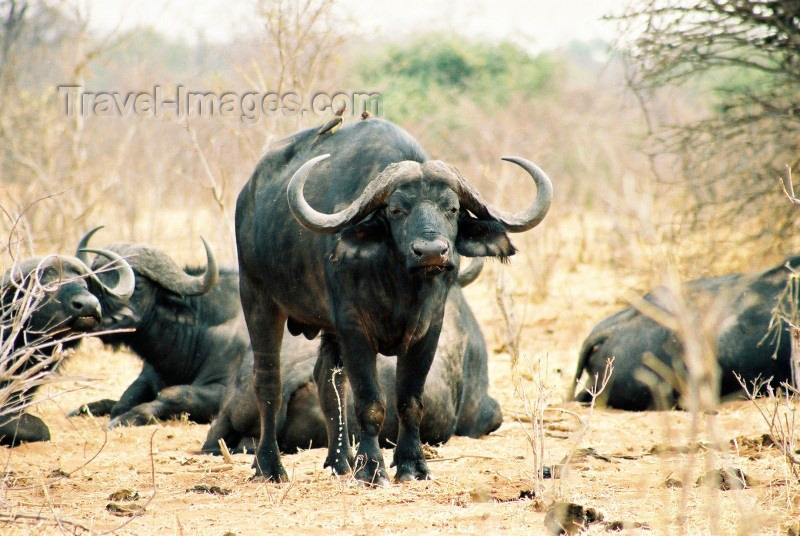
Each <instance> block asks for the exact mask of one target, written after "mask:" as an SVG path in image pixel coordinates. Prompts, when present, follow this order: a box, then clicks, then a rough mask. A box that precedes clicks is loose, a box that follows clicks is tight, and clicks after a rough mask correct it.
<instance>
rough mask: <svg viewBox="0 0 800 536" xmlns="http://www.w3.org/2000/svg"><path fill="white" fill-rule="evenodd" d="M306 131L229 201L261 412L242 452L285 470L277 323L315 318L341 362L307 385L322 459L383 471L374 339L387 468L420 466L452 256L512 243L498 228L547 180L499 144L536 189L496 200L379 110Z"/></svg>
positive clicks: (341, 467)
mask: <svg viewBox="0 0 800 536" xmlns="http://www.w3.org/2000/svg"><path fill="white" fill-rule="evenodd" d="M316 132H317V129H308V130H304V131H301V132H299V133H297V134H295V135H293V136H291V137H289V138H287V139H285V140H283V141H281V142H279V143H278V144H277V145H275V146H273V147H272V148H271V149H269V150H268V152H267V154H266V155H265V156H264V157H263V158H262V159H261V162H259V164H258V166H257V167H256V170H255V171H254V173H253V175H252V177H251V178H250V181H249V182H248V183H247V184H246V185H245V186H244V188H243V189H242V192H241V193H240V194H239V198H238V201H237V205H236V243H237V248H238V253H239V267H240V274H239V275H240V292H241V297H242V306H243V309H244V315H245V319H246V322H247V327H248V330H249V332H250V339H251V343H252V346H253V352H254V383H255V392H256V398H257V400H258V405H259V413H260V416H261V419H260V420H261V434H260V436H261V439H260V442H259V445H258V448H257V449H256V456H255V460H254V464H253V465H254V467H255V469H256V473H257V475H259V476H262V477H264V478H266V479H268V480H274V481H284V480H286V479H287V475H286V471H285V470H284V468H283V465H282V464H281V461H280V456H279V451H278V444H277V439H276V416H277V413H278V410H279V408H280V405H281V376H280V348H281V340H282V338H283V330H284V325H285V324H288V328H289V330H290V331H291V332H292V333H294V334H297V333H304V334H305V335H306V336H313V335H315V334H316V333H318V332H319V331H323V332H324V333H325V336H326V338H327V340H329V341H330V342H331V345H332V346H333V348H334V349H335V351H330V352H327V353H326V362H325V363H322V364H321V366H322V367H323V368H324V369H326V370H327V369H332V368H335V367H340V366H341V367H344V371H345V374H344V375H341V374H339V375H336V376H335V379H334V381H333V382H323V383H322V384H321V385H319V386H318V388H319V399H320V403H321V404H322V407H323V410H324V411H325V412H326V425H327V427H328V439H329V441H328V447H329V448H328V457H327V459H326V461H325V465H326V466H329V467H331V468H332V469H333V470H334V471H335V472H336V473H338V474H344V473H347V472H349V471H350V470H351V468H352V469H354V470H355V475H356V478H358V479H359V480H361V481H363V482H367V483H373V484H381V485H382V484H388V478H387V473H386V468H385V466H384V462H383V456H382V455H381V452H380V450H379V445H378V435H379V433H380V430H381V427H382V425H383V422H384V417H385V414H386V409H385V402H384V397H383V394H382V393H381V390H380V387H379V384H378V379H377V372H376V355H377V353H378V352H380V353H382V354H384V355H392V356H397V376H396V378H397V379H396V393H397V414H398V417H399V430H398V435H397V446H396V448H395V450H394V460H393V465H394V466H395V467H396V468H397V472H396V475H395V480H397V481H403V480H409V479H426V478H429V477H430V474H429V471H428V467H427V465H426V464H425V459H424V457H423V455H422V448H421V444H420V436H419V425H420V420H421V418H422V412H423V407H422V392H423V387H424V385H425V379H426V376H427V374H428V370H429V369H430V367H431V362H432V360H433V356H434V352H435V349H436V345H437V341H438V339H439V333H440V330H441V328H442V320H443V314H444V306H445V302H446V299H447V295H448V293H449V291H450V288H451V286H452V285H453V284H454V282H455V280H456V275H457V273H458V268H459V264H460V262H461V257H462V256H466V257H485V256H489V257H498V258H500V259H502V260H505V259H507V258H508V257H509V256H511V255H513V254H514V251H515V249H514V246H513V245H512V244H511V240H510V239H509V237H508V234H507V233H517V232H523V231H527V230H529V229H531V228H533V227H535V226H536V225H537V224H538V223H539V222H541V221H542V219H543V218H544V216H545V214H546V213H547V210H548V209H549V207H550V201H551V198H552V185H551V183H550V179H548V178H547V176H546V175H545V174H544V172H543V171H542V170H541V169H539V168H538V167H537V166H535V165H534V164H533V163H531V162H529V161H527V160H525V159H523V158H517V157H510V158H506V159H505V160H507V161H510V162H512V163H514V164H516V165H518V166H520V167H521V168H522V169H524V170H525V171H526V172H527V173H528V174H529V175H530V176H531V178H532V179H533V182H534V183H535V184H536V190H537V191H536V197H535V199H534V201H533V203H532V204H531V206H530V207H528V208H527V209H525V210H523V211H521V212H519V213H505V212H502V211H500V210H497V209H495V208H493V207H492V206H490V205H489V204H488V203H486V202H485V201H484V200H483V199H482V197H481V195H480V194H479V193H478V191H477V190H476V189H475V188H474V187H473V186H472V185H471V184H469V182H468V181H467V180H466V178H464V176H463V175H462V174H461V173H460V172H459V171H458V170H457V169H456V168H455V167H453V166H452V165H450V164H447V163H445V162H441V161H438V160H429V159H428V157H427V155H426V154H425V152H424V151H423V150H422V148H421V147H420V146H419V144H418V143H417V142H416V141H415V140H414V139H413V138H412V137H411V136H410V135H409V134H408V133H406V132H405V131H404V130H402V129H401V128H399V127H398V126H396V125H394V124H392V123H389V122H387V121H383V120H379V119H368V120H365V121H359V122H357V123H354V124H351V125H349V126H346V127H342V128H341V129H339V130H337V131H336V132H335V133H333V134H330V135H327V136H325V137H323V138H317V135H316ZM287 196H288V202H287ZM345 377H346V380H347V381H349V382H350V384H351V388H352V392H353V397H354V399H355V400H354V402H355V404H354V406H355V414H356V419H357V420H358V424H359V430H360V440H359V446H358V451H357V452H356V453H355V456H354V455H353V454H352V453H351V450H350V443H349V439H348V434H347V433H344V434H340V433H339V422H338V411H337V410H336V408H337V403H338V401H337V398H336V397H337V395H338V396H341V394H342V393H344V392H345V389H343V387H344V381H345ZM332 410H333V411H332ZM345 426H346V423H345Z"/></svg>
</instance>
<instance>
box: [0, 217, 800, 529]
mask: <svg viewBox="0 0 800 536" xmlns="http://www.w3.org/2000/svg"><path fill="white" fill-rule="evenodd" d="M598 218H599V217H598ZM576 226H577V228H576ZM580 229H581V226H580V224H577V223H576V220H575V219H570V218H563V219H555V220H554V221H553V222H550V228H549V232H550V233H551V234H552V235H553V237H552V238H551V240H556V241H558V240H559V239H560V238H561V237H572V236H574V234H575V233H578V232H580ZM530 240H535V238H533V235H532V237H531V238H530ZM525 242H526V241H520V245H523V244H524V243H525ZM568 244H573V247H569V246H568ZM568 244H565V246H564V247H563V248H562V249H561V250H560V253H559V255H558V257H557V260H556V261H554V262H555V265H556V268H554V270H553V280H552V283H551V289H550V292H549V293H548V295H547V296H545V297H544V298H541V297H537V298H536V299H535V300H532V301H531V302H530V303H528V304H527V306H526V312H525V314H524V316H523V315H520V316H519V318H520V319H521V323H522V324H523V329H522V330H521V332H520V333H521V335H520V337H519V344H520V351H521V358H520V361H519V363H518V366H517V367H512V358H511V355H510V354H509V353H508V352H506V351H505V350H504V349H503V347H504V345H505V342H506V335H505V331H504V324H503V320H502V317H501V315H500V314H499V312H498V309H497V305H496V303H495V301H496V300H495V298H496V297H495V291H494V278H493V277H492V276H489V277H486V274H484V276H483V277H481V278H480V279H479V280H478V281H477V282H476V283H475V284H474V285H472V286H470V287H468V288H467V289H466V294H467V297H468V300H469V301H470V303H471V304H472V306H473V308H474V310H475V312H476V315H477V316H478V319H479V321H480V323H481V325H482V326H483V329H484V333H485V335H486V337H487V342H488V344H489V350H490V376H491V387H490V392H491V393H492V395H493V396H495V397H496V398H498V400H499V401H500V403H501V405H502V407H503V409H504V413H505V415H506V419H505V422H504V424H503V426H502V427H501V428H500V430H498V431H497V432H496V433H494V434H492V435H490V436H488V437H485V438H482V439H479V440H472V439H468V438H454V439H453V440H452V441H450V442H448V443H447V444H446V445H444V446H442V447H437V449H436V450H437V457H438V458H439V459H438V461H437V459H433V460H431V461H430V466H431V468H432V470H433V471H434V474H435V475H436V477H437V480H435V481H434V482H419V483H411V484H405V485H401V486H392V487H391V488H390V489H387V490H369V489H362V488H360V487H357V486H356V487H354V486H352V485H351V483H350V482H349V479H342V480H340V479H337V478H334V477H332V476H330V475H329V474H328V472H327V471H326V470H323V469H322V462H323V460H324V451H323V450H312V451H306V452H301V453H299V454H297V455H293V456H286V457H285V459H284V463H285V465H286V467H287V470H288V472H289V474H290V476H291V483H290V484H283V485H269V484H263V483H251V482H249V481H248V477H249V476H250V474H251V472H252V471H251V469H250V463H251V461H252V460H251V457H249V456H245V455H234V456H233V465H229V464H226V462H225V460H223V459H222V458H214V457H207V456H203V455H200V454H198V451H199V448H200V445H201V443H202V442H203V440H204V438H205V435H206V432H207V429H208V427H207V426H205V425H196V424H192V423H187V422H180V421H174V422H169V423H165V424H163V425H161V426H147V427H142V428H133V429H115V430H113V431H110V432H109V433H108V442H107V444H106V445H105V446H104V447H103V448H102V451H101V452H100V454H99V455H97V457H96V458H94V459H92V460H91V462H90V463H88V464H86V465H85V466H83V467H82V468H80V469H79V470H78V471H76V472H74V473H72V474H71V475H70V477H69V478H57V479H56V480H53V477H52V475H53V471H54V470H56V469H60V470H62V471H65V472H67V473H71V472H72V471H74V470H75V469H76V468H79V467H81V466H82V465H83V464H85V463H86V462H87V460H90V459H91V458H92V456H94V455H95V454H96V452H97V451H98V450H99V449H100V447H101V446H102V444H103V441H104V437H105V436H104V433H103V431H102V428H103V426H104V425H105V424H106V422H107V419H106V418H98V419H92V418H89V417H82V418H78V419H67V418H66V417H65V416H64V415H65V414H66V412H68V411H69V410H71V409H73V408H74V407H77V406H78V405H79V404H80V403H82V402H85V401H88V400H95V399H99V398H104V397H117V396H119V394H120V393H121V392H122V390H123V389H124V388H125V387H126V386H127V384H128V383H129V382H130V381H132V380H133V378H134V377H135V375H136V374H137V373H138V368H139V365H138V363H137V361H136V359H135V358H134V357H132V356H131V355H130V354H128V353H126V352H110V351H109V350H107V349H105V348H103V347H101V346H100V345H99V344H97V343H96V341H91V340H90V341H85V342H84V344H83V346H82V348H81V350H80V351H79V352H78V353H77V354H76V355H75V356H74V357H73V358H72V359H71V360H70V361H69V362H67V363H66V371H65V373H66V374H70V375H80V376H85V377H90V378H93V379H94V380H93V381H90V382H82V383H79V384H74V383H65V384H63V385H60V386H58V387H56V386H51V387H48V388H46V389H45V390H44V392H42V393H41V397H48V396H50V395H52V394H54V393H55V392H56V391H61V390H64V391H69V390H72V389H74V388H76V387H81V388H82V389H80V390H79V391H73V392H67V393H65V394H63V395H62V396H60V397H59V398H57V399H55V400H53V401H47V402H44V403H43V404H41V405H40V406H38V408H37V409H36V410H35V411H36V412H38V414H40V415H41V416H42V417H43V418H44V419H45V421H46V422H47V423H48V424H49V426H50V428H51V430H52V432H53V441H51V442H50V443H41V444H29V445H23V446H21V447H18V448H16V449H13V450H5V451H4V452H5V454H4V455H5V456H6V460H7V466H8V471H9V473H8V475H7V477H6V479H5V484H4V488H3V496H4V510H3V511H2V512H0V513H5V514H18V515H19V514H25V515H30V516H40V517H41V518H45V519H39V520H32V519H30V518H18V519H16V520H15V521H14V522H7V523H6V524H0V526H2V527H3V528H2V529H0V530H2V531H3V532H4V533H10V534H40V533H43V532H44V533H48V532H49V533H59V532H61V529H60V528H59V527H58V525H57V524H56V523H55V521H51V520H52V519H53V518H54V517H55V516H57V517H59V518H60V519H62V520H68V521H73V522H75V523H79V524H80V525H83V526H85V527H88V528H90V529H91V530H92V531H93V532H95V533H99V532H102V531H104V530H108V529H111V528H114V527H116V526H118V525H119V524H121V523H122V522H124V521H126V520H128V519H129V518H126V517H118V516H116V515H113V514H112V513H110V512H109V511H108V510H107V509H106V505H107V504H108V503H110V502H114V501H111V500H109V498H108V497H109V495H110V494H111V493H113V492H115V491H119V490H121V489H130V490H133V491H136V492H138V493H139V495H140V496H141V497H142V498H141V499H139V500H138V501H136V502H135V503H134V504H144V501H146V500H147V497H148V496H149V495H150V493H151V490H152V481H151V474H150V471H151V456H150V439H151V436H152V434H153V432H154V430H158V432H157V433H156V435H155V436H154V438H153V441H154V446H153V455H152V461H153V463H154V468H155V484H156V494H155V496H154V498H153V499H152V502H151V503H150V504H149V505H148V506H147V508H146V511H145V512H144V513H143V514H142V515H141V516H138V517H134V518H132V519H130V522H129V524H128V525H126V526H125V527H124V528H122V529H121V530H120V531H119V532H120V533H122V534H156V533H174V534H181V533H185V534H223V533H225V532H227V531H231V532H234V533H237V534H246V533H251V532H252V531H253V530H254V528H255V527H258V529H259V530H263V531H264V532H268V531H270V530H287V529H288V530H302V531H304V532H308V533H311V534H316V533H320V534H321V533H323V532H325V533H330V531H331V530H333V532H334V533H356V534H367V533H396V532H407V531H413V532H417V533H422V534H427V533H433V532H437V531H456V530H457V531H459V532H461V533H468V534H469V533H486V532H503V533H514V534H517V533H519V534H531V533H533V534H540V533H543V530H544V525H543V519H544V516H545V510H546V507H547V506H548V504H549V502H550V501H552V500H554V499H556V498H558V499H559V500H569V501H573V502H576V503H579V504H582V505H585V506H590V507H593V508H596V509H598V510H600V511H601V512H602V513H603V514H604V515H605V518H606V520H612V521H614V520H622V521H638V522H644V523H647V524H648V525H649V526H650V527H651V528H652V529H653V530H654V531H655V532H656V533H659V534H673V533H675V532H677V531H678V530H679V528H680V526H681V525H680V523H679V517H680V516H679V514H685V519H684V520H683V521H684V522H685V527H686V533H688V534H753V533H759V534H779V533H783V532H785V527H786V526H787V525H788V524H789V523H790V521H791V520H792V519H794V518H795V517H796V515H797V514H798V506H797V505H798V498H799V497H800V495H798V487H797V483H796V480H795V479H794V478H793V477H792V475H791V472H788V473H787V470H786V464H785V458H784V456H783V454H782V453H781V451H780V450H779V449H776V448H769V447H763V448H762V447H759V446H753V445H754V444H755V443H754V442H752V441H751V442H747V441H744V440H743V439H742V437H744V438H749V439H753V438H758V437H760V436H761V435H762V434H764V433H766V432H767V428H766V426H765V424H764V422H763V420H762V418H761V416H760V414H759V413H758V411H757V409H756V408H755V407H754V406H753V405H752V404H751V403H748V402H734V403H729V404H723V405H722V406H720V408H719V412H718V414H717V415H716V416H715V417H714V418H715V429H716V434H715V435H716V437H717V438H718V439H719V441H718V442H712V441H711V440H710V436H709V430H708V428H707V423H706V421H704V420H701V421H700V422H699V424H698V429H697V430H696V433H695V435H694V437H695V438H694V439H692V435H691V434H690V430H691V426H690V425H691V423H692V420H693V419H692V415H691V414H690V413H686V412H663V413H626V412H620V411H613V410H606V409H602V408H596V409H595V410H594V412H593V414H592V415H591V423H590V424H591V425H590V426H589V427H588V428H587V429H586V431H585V433H584V434H581V430H582V429H583V427H582V426H581V425H579V423H578V421H577V420H576V419H575V416H573V415H572V414H573V413H574V414H576V415H577V416H578V417H579V418H580V419H582V420H583V422H586V419H587V418H588V417H589V410H588V409H586V408H581V407H578V406H577V405H575V404H574V403H568V404H565V403H563V402H562V401H561V399H560V397H559V394H560V393H563V392H564V388H565V387H566V385H567V383H568V382H569V381H570V379H571V375H572V372H573V367H574V363H575V359H576V356H577V351H578V347H579V345H580V343H581V341H582V337H583V336H585V335H586V333H588V331H589V330H590V328H591V326H592V325H593V324H594V323H595V322H596V321H597V320H598V319H599V318H601V317H602V316H603V315H605V314H607V313H609V312H611V311H612V310H613V309H615V308H618V307H619V306H620V305H622V304H621V303H620V302H619V299H620V296H622V295H624V290H625V289H634V288H637V287H639V286H640V285H642V284H643V283H642V280H641V278H636V277H633V276H631V275H626V274H625V273H624V271H622V273H620V272H618V271H615V270H614V269H612V268H611V267H609V266H605V265H603V264H596V263H592V264H585V263H580V262H577V261H576V259H577V258H578V256H579V255H581V254H583V255H586V252H583V253H581V252H579V251H578V250H577V249H578V248H577V247H575V246H574V244H575V242H573V241H572V240H570V241H569V242H568ZM524 249H525V248H523V250H524ZM564 265H567V266H569V265H571V266H572V267H573V268H572V269H571V270H570V269H564V268H563V266H564ZM489 268H490V270H489V271H490V272H492V271H495V270H498V269H503V270H507V271H508V274H507V275H508V278H509V281H511V282H520V281H521V283H517V284H516V286H515V287H510V289H514V292H513V293H514V295H515V298H516V302H515V303H516V307H518V308H519V307H521V306H522V305H523V304H524V303H526V300H528V299H529V296H530V294H529V293H528V292H527V291H526V289H529V288H530V287H529V286H528V285H527V284H526V283H525V281H526V278H529V277H530V273H529V272H528V267H527V266H526V264H525V263H524V262H520V263H514V262H512V264H511V266H510V267H500V266H499V265H497V264H495V263H490V264H489ZM531 292H533V291H531ZM501 349H503V350H502V351H501ZM526 360H528V361H529V362H530V363H532V364H533V366H532V367H531V368H530V369H526V367H525V365H524V364H525V362H526ZM515 386H516V389H515ZM542 386H544V387H546V388H547V389H549V390H550V391H551V392H549V393H548V395H547V400H546V402H547V404H546V407H548V408H551V409H552V408H555V411H552V410H547V411H545V412H543V415H542V417H541V419H540V421H539V422H540V423H541V434H540V436H539V437H540V438H543V443H542V448H541V449H540V450H538V451H537V456H538V458H535V457H534V451H533V450H532V449H531V442H530V437H529V430H530V426H531V423H530V422H528V420H529V419H527V418H526V417H527V416H528V415H529V414H530V407H529V406H526V403H525V398H524V397H523V396H520V390H524V391H525V392H527V393H530V394H533V393H536V392H537V390H538V389H540V388H542ZM561 410H566V411H561ZM520 421H521V422H520ZM736 438H738V440H737V442H736V443H735V447H733V446H730V443H729V441H730V440H733V439H736ZM714 445H720V446H719V447H714ZM586 449H594V450H593V451H589V450H586ZM569 454H571V456H572V459H571V461H570V464H569V465H570V469H569V470H568V471H567V472H566V474H565V475H563V477H562V478H561V479H560V480H558V481H555V480H547V479H541V480H540V481H539V491H540V494H539V497H540V500H521V501H520V500H517V499H518V497H519V495H520V492H522V491H525V490H531V489H533V488H534V485H535V484H536V477H537V474H536V473H537V467H539V466H541V465H545V466H552V465H558V464H559V463H561V462H562V460H563V459H564V458H565V457H566V456H567V455H569ZM385 455H389V453H388V452H387V453H385ZM698 455H701V456H702V457H703V459H704V460H706V464H707V465H708V466H709V467H713V468H720V467H738V468H741V469H742V470H743V471H744V472H745V473H746V474H747V475H748V476H749V477H751V478H752V479H754V482H752V483H751V484H752V485H751V486H750V487H748V488H747V489H743V490H731V491H713V490H710V489H709V488H707V487H705V486H702V485H696V484H695V481H696V480H697V479H698V478H699V477H700V476H701V475H702V474H703V473H704V472H705V470H706V467H705V466H704V465H706V464H700V466H698V464H697V463H695V462H694V461H693V460H694V459H695V457H696V456H698ZM681 476H682V477H683V478H682V480H683V481H684V483H686V484H687V486H686V488H685V490H682V489H680V488H673V487H667V485H666V482H667V480H668V479H675V478H677V477H681ZM199 484H205V485H208V486H213V485H216V486H220V487H221V488H226V489H230V490H232V492H231V493H230V494H229V495H225V496H220V495H209V494H198V493H195V492H187V490H189V489H191V488H193V487H194V486H196V485H199ZM31 486H34V487H33V488H31ZM19 488H25V489H19ZM44 490H47V493H45V491H44ZM682 495H684V497H683V499H682ZM682 500H684V501H685V505H686V506H685V508H681V506H680V505H681V502H682ZM712 503H713V504H714V505H715V507H714V510H713V511H714V512H716V514H715V516H716V517H715V518H714V520H713V522H712V521H711V520H710V518H709V511H710V510H709V505H710V504H712ZM389 512H391V513H390V514H389ZM0 521H2V519H1V518H0ZM62 526H63V528H64V529H65V530H66V531H67V532H70V531H71V530H72V529H73V528H74V527H72V528H71V527H70V526H68V525H66V524H64V523H63V522H62ZM638 532H639V533H642V534H649V533H652V532H651V531H645V530H644V529H638ZM589 533H590V534H593V533H597V534H600V533H605V530H604V529H603V527H602V526H601V525H597V526H594V525H593V526H592V527H591V529H590V532H589ZM629 533H637V531H635V530H634V531H632V532H629Z"/></svg>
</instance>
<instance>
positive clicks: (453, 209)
mask: <svg viewBox="0 0 800 536" xmlns="http://www.w3.org/2000/svg"><path fill="white" fill-rule="evenodd" d="M450 214H458V207H450Z"/></svg>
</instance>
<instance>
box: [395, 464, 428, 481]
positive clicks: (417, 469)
mask: <svg viewBox="0 0 800 536" xmlns="http://www.w3.org/2000/svg"><path fill="white" fill-rule="evenodd" d="M409 480H433V475H432V474H431V472H430V471H428V466H427V465H426V464H425V460H419V461H416V462H405V463H401V464H398V466H397V473H396V474H395V475H394V481H395V482H398V483H399V482H408V481H409Z"/></svg>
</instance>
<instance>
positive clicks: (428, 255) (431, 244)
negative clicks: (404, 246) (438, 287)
mask: <svg viewBox="0 0 800 536" xmlns="http://www.w3.org/2000/svg"><path fill="white" fill-rule="evenodd" d="M449 250H450V245H449V244H448V243H447V242H445V241H444V240H414V241H413V242H412V243H411V251H412V252H413V253H414V255H416V256H417V257H418V258H419V260H420V261H421V262H425V261H427V260H440V259H442V258H443V257H444V256H445V255H447V252H448V251H449Z"/></svg>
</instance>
